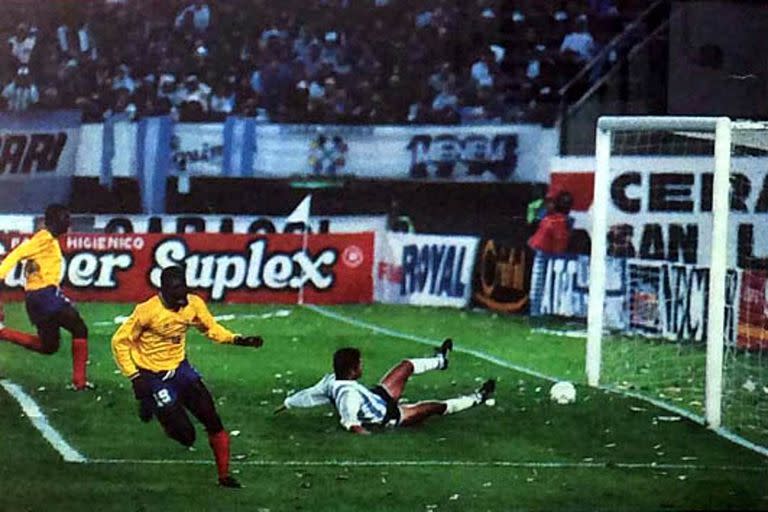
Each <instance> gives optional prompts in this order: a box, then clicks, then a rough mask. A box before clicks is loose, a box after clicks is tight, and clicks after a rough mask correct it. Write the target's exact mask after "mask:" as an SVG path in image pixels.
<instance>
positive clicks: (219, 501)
mask: <svg viewBox="0 0 768 512" xmlns="http://www.w3.org/2000/svg"><path fill="white" fill-rule="evenodd" d="M79 307H80V311H81V312H82V314H83V316H84V317H85V319H86V321H87V322H88V324H89V326H90V327H91V335H90V348H91V364H90V366H89V378H90V379H91V380H93V381H94V382H95V383H96V384H97V386H98V388H97V389H96V390H95V391H92V392H89V393H78V394H76V393H73V392H70V391H66V390H65V389H64V387H65V384H66V383H67V382H68V380H69V375H70V368H71V365H70V350H69V342H68V339H66V337H65V341H64V342H63V344H62V349H61V350H60V351H59V353H58V354H56V355H54V356H52V357H45V356H40V355H37V354H33V353H30V352H27V351H24V350H23V349H21V348H18V347H15V346H11V345H9V344H6V343H1V344H0V376H2V377H4V378H6V379H8V380H11V381H13V382H15V383H17V384H19V385H20V386H22V388H23V389H24V390H25V391H26V392H27V393H28V394H29V395H30V396H31V397H32V398H33V399H34V400H35V401H36V402H37V404H39V406H40V408H41V409H42V411H43V412H44V414H45V415H46V416H47V420H48V422H49V423H50V425H51V426H52V427H53V428H55V429H56V430H57V431H58V432H59V433H60V434H61V435H62V437H63V438H64V439H65V440H66V441H67V442H68V443H70V444H71V445H72V447H74V448H75V449H76V450H78V451H79V452H80V453H81V454H83V455H84V456H85V457H86V458H87V462H85V463H66V462H64V461H63V460H62V458H61V456H60V455H59V454H58V453H57V452H56V451H55V450H54V449H53V448H52V447H51V446H50V445H49V444H48V443H47V442H46V441H45V440H44V439H43V438H42V436H41V435H40V433H39V432H38V431H37V430H36V429H35V428H34V427H33V426H32V424H31V423H30V421H29V419H28V418H26V417H25V416H24V415H23V414H22V412H21V409H20V407H19V405H18V404H17V403H16V402H15V401H14V400H13V399H12V398H11V397H10V396H9V395H8V394H7V393H5V392H0V411H2V412H3V414H1V415H0V482H2V484H0V510H2V511H14V512H15V511H27V510H30V511H38V510H39V511H46V512H47V511H51V510H55V511H59V510H62V511H68V510H72V511H78V512H82V510H87V509H92V510H99V511H108V510H115V511H155V510H157V511H171V512H172V511H189V510H212V511H213V510H216V511H218V510H222V511H229V510H249V511H253V510H257V511H258V510H262V511H263V510H270V511H281V510H313V511H315V510H333V511H344V510H349V511H359V510H366V511H369V510H390V511H391V510H455V511H474V510H478V511H484V510H493V511H496V510H498V511H506V510H660V509H663V510H690V509H697V510H721V509H732V510H743V509H751V510H768V490H766V487H765V481H766V477H768V461H766V459H765V458H763V457H760V456H758V455H757V454H754V453H753V452H750V451H747V450H745V449H743V448H741V447H739V446H737V445H734V444H732V443H730V442H728V441H726V440H724V439H721V438H719V437H717V436H715V435H714V434H713V433H711V432H709V431H708V430H706V429H705V428H703V427H701V426H699V425H697V424H695V423H692V422H690V421H688V420H686V419H678V420H675V418H674V416H673V415H670V413H669V412H667V411H664V410H661V409H657V408H655V407H654V406H652V405H649V404H648V403H646V402H642V401H638V400H635V399H631V398H626V397H623V396H620V395H617V394H611V393H606V392H604V391H601V390H595V389H591V388H587V387H585V386H578V391H579V394H578V398H577V402H576V404H574V405H569V406H558V405H555V404H552V403H551V402H550V401H549V399H548V390H549V386H550V384H551V381H550V380H547V377H551V378H557V379H569V380H573V381H574V382H576V383H577V384H580V383H582V380H583V378H582V375H583V364H584V363H583V361H584V344H583V340H579V339H572V338H564V337H556V336H548V335H543V334H538V333H534V332H532V330H531V326H530V325H529V324H528V322H527V319H525V318H519V317H503V316H496V315H492V314H489V313H487V312H468V311H466V312H462V311H456V310H444V309H430V308H410V307H402V306H384V305H376V306H344V307H334V308H322V309H313V308H306V307H280V306H260V307H255V306H235V305H214V306H213V307H212V310H213V311H214V313H215V314H218V315H233V316H234V318H232V319H230V320H224V321H223V322H222V323H224V324H225V325H227V326H228V327H229V328H230V329H232V330H234V331H237V332H242V333H244V334H251V333H253V334H261V335H263V336H264V338H265V339H266V344H265V346H264V347H263V348H261V349H259V350H253V349H249V348H244V347H235V346H219V345H216V344H214V343H212V342H209V341H207V340H205V339H203V338H202V337H201V336H199V335H198V334H192V335H191V336H190V340H189V345H188V348H189V352H188V356H189V359H190V360H191V362H192V363H193V364H194V365H195V366H196V367H197V369H198V370H199V371H200V372H201V374H202V375H203V377H204V379H205V381H206V383H207V385H208V387H209V388H210V389H211V391H212V393H213V395H214V398H215V399H216V401H217V404H218V408H219V413H220V414H221V417H222V419H223V421H224V424H225V427H226V428H227V429H228V430H229V431H230V432H232V431H239V435H237V436H234V437H233V438H232V455H233V469H234V470H235V471H236V472H237V476H238V478H239V479H240V480H241V482H242V483H243V484H244V485H245V488H244V489H241V490H228V489H219V488H217V487H216V486H215V485H214V482H215V469H214V466H213V465H212V457H211V453H210V449H209V448H208V446H207V440H206V436H205V433H204V431H203V429H202V428H201V427H200V426H199V425H197V426H198V441H197V443H196V449H195V450H194V451H187V450H185V449H182V448H181V447H180V446H178V445H177V444H175V443H174V442H172V441H171V440H169V439H167V438H166V437H165V436H164V435H163V433H162V431H161V429H160V427H159V425H158V424H157V423H156V422H152V423H150V424H142V423H141V422H140V421H139V420H138V418H137V416H136V404H135V401H134V400H133V395H132V392H131V389H130V385H129V384H128V382H127V381H126V380H125V379H124V378H123V377H122V376H120V375H119V374H117V373H116V367H115V365H114V363H113V361H112V357H111V354H110V349H109V340H110V337H111V335H112V333H113V332H114V330H115V328H116V326H115V325H114V324H112V323H111V321H112V319H113V318H114V317H116V316H118V315H127V314H129V313H130V310H131V306H130V305H114V304H81V305H80V306H79ZM6 309H7V312H8V318H7V323H8V324H9V325H11V326H14V327H19V328H21V327H24V328H28V327H29V326H28V324H27V323H26V318H25V315H24V314H23V308H22V306H21V305H18V304H11V305H8V307H7V308H6ZM278 311H287V312H288V313H284V314H283V315H285V316H281V315H275V313H276V312H278ZM445 336H452V337H453V338H454V340H455V343H456V346H457V350H456V351H455V353H454V354H453V355H452V359H451V365H450V368H449V369H448V371H445V372H439V371H438V372H431V373H428V374H425V375H420V376H416V377H414V378H413V379H412V380H411V381H410V383H409V385H408V387H407V388H406V392H405V398H406V399H408V400H410V401H417V400H420V399H428V398H449V397H453V396H456V395H459V394H463V393H466V392H468V391H471V390H473V389H474V388H476V387H477V386H478V385H479V383H480V382H481V381H482V380H484V379H485V378H487V377H495V378H496V379H497V380H498V387H497V396H496V399H497V402H496V406H495V407H487V406H480V407H475V408H473V409H471V410H469V411H466V412H463V413H460V414H457V415H453V416H447V417H438V418H432V419H430V420H429V421H428V422H427V423H425V424H424V425H422V426H419V427H416V428H409V429H394V430H388V431H384V432H380V433H377V434H376V435H374V436H369V437H357V436H354V435H352V434H349V433H346V432H344V431H342V430H341V427H340V426H339V424H338V420H337V418H336V417H335V416H334V415H333V414H332V413H333V411H332V409H331V408H330V407H324V408H323V407H321V408H316V409H309V410H302V411H290V412H287V413H283V414H280V415H273V414H272V411H273V410H274V408H275V407H276V406H277V405H279V404H280V403H281V402H282V399H283V397H284V396H285V395H286V393H288V392H289V391H290V390H293V389H299V388H301V387H304V386H308V385H311V384H314V383H315V382H316V381H317V380H318V379H319V378H320V377H321V376H322V375H323V374H324V373H325V372H327V371H329V368H330V358H331V354H332V353H333V351H334V350H335V349H337V348H340V347H342V346H350V345H351V346H357V347H359V348H361V350H362V352H363V357H364V364H365V366H364V375H363V378H362V379H361V380H362V381H363V382H364V383H366V384H369V385H373V384H375V383H376V382H377V381H378V379H379V377H381V375H383V374H384V373H385V372H386V370H387V369H389V368H390V367H391V366H392V365H394V364H395V363H397V362H398V361H399V360H400V359H402V358H405V357H409V356H421V355H425V354H429V353H431V347H430V346H429V345H430V344H438V343H439V342H440V341H441V339H442V338H443V337H445Z"/></svg>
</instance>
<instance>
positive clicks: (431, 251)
mask: <svg viewBox="0 0 768 512" xmlns="http://www.w3.org/2000/svg"><path fill="white" fill-rule="evenodd" d="M382 238H383V243H382V244H381V247H380V258H381V259H380V260H379V261H378V263H377V268H376V294H375V299H376V301H377V302H384V303H389V304H413V305H419V306H450V307H457V308H461V307H464V306H466V305H467V303H468V302H469V296H470V293H471V291H472V268H473V266H474V262H475V253H476V251H477V244H478V239H477V238H475V237H468V236H443V235H416V234H406V233H387V234H386V235H385V236H384V237H382Z"/></svg>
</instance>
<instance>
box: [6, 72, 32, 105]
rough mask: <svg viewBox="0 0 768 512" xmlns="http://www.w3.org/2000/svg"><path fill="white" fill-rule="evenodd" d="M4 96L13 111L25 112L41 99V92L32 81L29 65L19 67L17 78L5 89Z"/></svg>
mask: <svg viewBox="0 0 768 512" xmlns="http://www.w3.org/2000/svg"><path fill="white" fill-rule="evenodd" d="M3 98H4V99H5V102H6V105H7V108H8V110H10V111H11V112H24V111H26V110H29V108H30V107H31V106H32V105H34V104H35V103H37V102H38V101H40V93H39V92H38V90H37V86H36V85H35V84H34V83H32V76H31V75H30V72H29V68H28V67H26V66H22V67H20V68H19V70H18V72H17V73H16V78H14V79H13V80H12V81H11V83H9V84H8V85H6V86H5V88H4V89H3Z"/></svg>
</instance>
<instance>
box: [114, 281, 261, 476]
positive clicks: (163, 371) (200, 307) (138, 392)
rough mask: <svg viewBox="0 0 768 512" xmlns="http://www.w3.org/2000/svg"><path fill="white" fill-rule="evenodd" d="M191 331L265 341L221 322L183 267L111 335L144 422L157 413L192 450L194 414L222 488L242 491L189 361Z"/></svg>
mask: <svg viewBox="0 0 768 512" xmlns="http://www.w3.org/2000/svg"><path fill="white" fill-rule="evenodd" d="M189 327H195V328H196V329H198V330H199V331H200V332H202V333H203V334H205V335H206V336H207V337H208V338H210V339H211V340H213V341H215V342H217V343H233V344H235V345H242V346H248V347H254V348H258V347H260V346H261V345H262V344H263V343H264V342H263V340H262V339H261V337H259V336H248V337H243V336H239V335H236V334H234V333H232V332H230V331H228V330H227V329H226V328H224V327H223V326H221V325H220V324H219V323H217V322H216V320H215V319H214V318H213V316H212V315H211V313H210V311H208V308H207V307H206V305H205V302H203V299H201V298H200V297H198V296H197V295H193V294H191V293H189V290H188V288H187V283H186V279H185V276H184V269H183V268H181V267H178V266H173V267H167V268H165V269H163V271H162V274H161V276H160V293H159V294H158V295H156V296H154V297H152V298H151V299H149V300H147V301H145V302H142V303H141V304H139V305H138V306H136V308H135V309H134V310H133V313H132V314H131V316H130V317H129V318H128V319H127V320H126V321H125V323H123V325H121V326H120V328H119V329H118V330H117V332H116V333H115V335H114V336H113V337H112V354H113V355H114V358H115V362H116V363H117V366H118V367H119V368H120V371H121V372H122V373H123V375H125V376H126V377H128V378H129V379H131V383H132V385H133V392H134V396H135V397H136V399H137V400H138V401H139V417H140V418H141V420H142V421H150V420H151V419H152V416H153V415H156V416H157V419H158V421H159V422H160V424H161V425H162V426H163V429H164V430H165V433H166V434H167V435H168V437H170V438H171V439H174V440H176V441H178V442H179V443H181V444H183V445H184V446H192V444H193V443H194V442H195V427H194V426H193V425H192V422H191V421H190V419H189V416H188V415H187V413H186V410H189V412H191V413H192V414H193V415H194V416H195V417H196V418H197V419H198V420H199V421H200V422H201V423H202V424H203V425H204V426H205V430H206V431H207V433H208V441H209V443H210V445H211V449H212V450H213V455H214V458H215V460H216V468H217V470H218V476H219V485H221V486H223V487H240V483H239V482H238V481H237V480H236V479H235V478H234V477H232V476H231V475H230V474H229V434H227V431H226V430H224V426H223V425H222V423H221V419H220V418H219V415H218V413H217V412H216V406H215V405H214V402H213V398H212V397H211V394H210V392H209V391H208V389H207V388H206V387H205V384H203V381H202V379H201V377H200V374H199V373H197V370H195V369H194V368H193V367H192V365H191V364H189V361H187V358H186V350H185V349H186V333H187V330H188V329H189Z"/></svg>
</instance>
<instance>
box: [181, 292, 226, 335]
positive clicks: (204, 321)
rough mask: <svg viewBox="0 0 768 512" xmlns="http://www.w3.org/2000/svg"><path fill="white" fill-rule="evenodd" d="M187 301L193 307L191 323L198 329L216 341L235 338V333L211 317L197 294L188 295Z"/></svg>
mask: <svg viewBox="0 0 768 512" xmlns="http://www.w3.org/2000/svg"><path fill="white" fill-rule="evenodd" d="M189 303H190V304H191V305H192V306H193V307H194V308H195V319H194V321H193V325H194V326H195V328H196V329H197V330H198V331H200V332H201V333H203V334H205V335H206V336H207V337H208V338H210V339H211V340H213V341H215V342H216V343H232V342H233V341H234V340H235V334H234V333H233V332H231V331H230V330H228V329H227V328H226V327H224V326H222V325H221V324H220V323H218V322H217V321H216V319H215V318H213V315H212V314H211V312H210V311H208V306H206V305H205V302H204V301H203V299H201V298H200V297H198V296H197V295H190V296H189Z"/></svg>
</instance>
